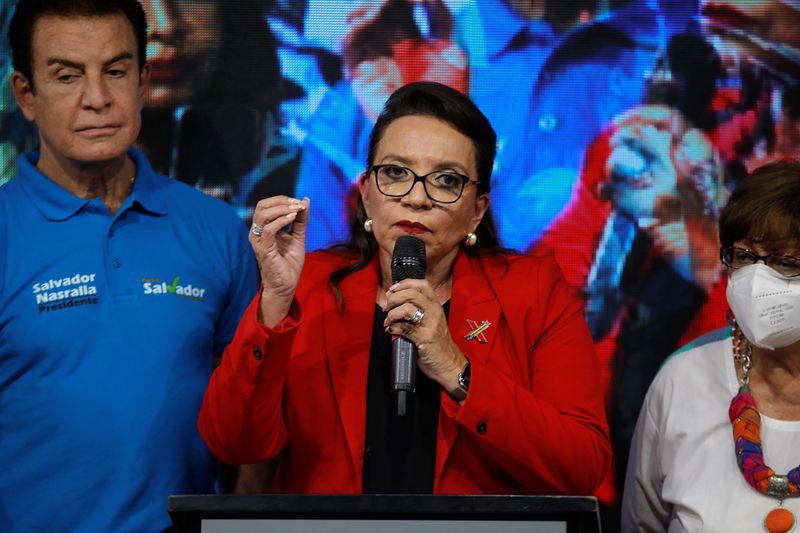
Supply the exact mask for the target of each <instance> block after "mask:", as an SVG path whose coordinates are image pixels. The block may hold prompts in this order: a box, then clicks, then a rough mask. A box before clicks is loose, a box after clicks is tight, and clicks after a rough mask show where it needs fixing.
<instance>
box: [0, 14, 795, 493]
mask: <svg viewBox="0 0 800 533" xmlns="http://www.w3.org/2000/svg"><path fill="white" fill-rule="evenodd" d="M13 5H14V2H13V1H11V0H3V1H2V2H1V3H0V10H1V11H0V24H2V31H3V34H4V35H5V33H6V32H7V26H8V22H9V19H10V15H11V13H12V11H13ZM142 5H143V6H144V8H145V11H146V13H147V17H148V22H149V32H150V33H149V43H148V47H147V52H148V60H149V62H150V65H151V68H152V79H151V83H150V88H149V90H148V93H147V95H146V98H145V102H144V104H145V108H144V110H143V126H142V130H141V133H140V136H139V140H138V146H139V147H140V148H141V149H142V150H143V151H144V152H145V153H146V154H147V156H148V157H149V159H150V161H151V163H152V164H153V167H154V169H155V170H156V171H158V172H160V173H163V174H165V175H168V176H170V177H172V178H175V179H178V180H181V181H183V182H186V183H188V184H190V185H192V186H194V187H196V188H198V189H200V190H202V191H204V192H206V193H207V194H210V195H213V196H216V197H219V198H221V199H223V200H225V201H227V202H230V203H231V204H232V205H233V206H234V208H235V209H236V210H237V212H238V213H239V215H240V217H241V218H242V220H243V223H249V218H250V216H251V214H252V210H253V207H254V206H255V204H256V202H257V201H258V200H259V199H261V198H264V197H267V196H272V195H276V194H286V195H292V196H296V197H299V198H302V197H304V196H308V197H309V198H311V206H312V208H311V211H310V214H311V221H310V226H309V232H308V240H307V246H308V249H309V250H313V249H319V248H323V247H327V246H330V245H332V244H334V243H337V242H341V241H345V240H347V239H348V223H347V220H348V216H349V213H350V212H351V210H352V209H353V207H354V205H355V196H354V192H355V184H356V182H357V180H358V179H359V177H360V176H361V174H362V173H363V172H364V171H365V170H366V165H367V161H366V159H367V153H366V152H367V143H368V137H369V133H370V131H371V128H372V125H373V123H374V121H375V119H376V117H377V116H378V114H379V113H380V110H381V108H382V106H383V104H384V102H385V101H386V99H387V98H388V96H389V95H390V94H391V93H392V92H393V91H394V90H395V89H397V88H399V87H400V86H402V85H403V84H406V83H409V82H412V81H418V80H432V81H438V82H442V83H445V84H448V85H450V86H452V87H454V88H456V89H458V90H460V91H462V92H464V93H466V94H468V95H469V96H470V97H471V98H472V99H473V100H474V101H475V103H476V104H477V105H478V107H479V108H481V110H482V111H483V112H484V113H485V114H486V116H487V117H488V118H489V120H490V121H491V123H492V124H493V126H494V128H495V129H496V131H497V134H498V152H497V157H496V160H495V165H494V172H493V177H492V187H491V208H492V211H493V214H494V217H495V220H496V222H497V224H498V230H499V234H500V237H501V240H502V243H503V244H504V245H505V246H507V247H509V248H513V249H516V250H518V251H519V252H521V253H529V254H538V255H552V256H554V257H555V258H556V259H557V261H558V262H559V264H560V265H561V267H562V270H563V271H564V275H565V277H566V279H567V282H568V283H569V284H570V285H571V286H572V287H573V288H574V290H575V291H576V293H577V294H578V295H579V296H580V298H582V300H583V301H584V302H585V313H586V318H587V322H588V323H589V327H590V330H591V332H592V335H593V337H594V340H595V343H596V347H597V351H598V354H599V355H600V357H601V362H602V364H603V369H604V374H603V376H602V379H603V384H604V387H605V390H606V394H607V400H608V415H609V421H610V424H611V428H612V433H613V439H614V444H615V461H616V463H617V465H616V469H615V474H614V475H612V476H610V477H609V480H608V483H607V484H606V486H605V487H604V488H603V489H602V491H601V493H600V494H599V496H600V498H601V499H602V500H603V501H604V502H606V503H610V504H613V503H614V502H615V501H616V499H617V498H618V496H619V487H620V486H621V483H622V479H623V477H624V469H625V463H626V461H627V447H628V444H629V442H630V437H631V434H632V432H633V426H634V424H635V422H636V418H637V416H638V412H639V408H640V406H641V403H642V400H643V398H644V394H645V392H646V390H647V387H648V385H649V383H650V381H651V380H652V378H653V377H654V375H655V372H656V371H657V369H658V367H659V366H660V364H661V363H662V362H663V360H664V359H665V358H666V357H667V356H668V355H669V354H670V353H672V352H673V351H674V350H675V349H677V348H678V347H679V346H681V345H682V344H684V343H685V342H688V341H689V340H691V339H692V338H694V337H696V336H698V335H700V334H703V333H706V332H708V331H711V330H713V329H717V328H720V327H724V326H726V320H725V313H726V310H727V303H726V301H725V284H726V279H725V276H724V270H723V269H722V267H721V265H720V263H719V260H718V247H719V245H718V240H717V234H716V223H717V216H718V213H719V210H720V209H721V207H722V206H724V204H725V200H726V198H727V195H728V193H729V191H730V190H731V189H732V187H733V186H734V185H735V184H736V183H737V182H738V180H740V179H741V178H742V177H743V176H744V175H745V174H746V173H747V171H748V170H750V169H752V168H755V167H756V166H759V165H760V164H763V163H766V162H769V161H773V160H775V159H780V158H786V157H798V156H800V85H798V84H797V83H798V80H800V34H798V33H797V31H796V30H795V29H796V28H797V27H798V26H800V3H798V2H794V1H789V0H785V1H784V0H764V1H760V2H759V1H752V0H748V1H728V2H717V1H704V0H672V1H666V0H661V1H658V0H566V1H555V0H524V1H523V0H358V1H349V0H348V1H344V0H227V1H225V2H223V1H222V0H191V1H190V0H142ZM12 68H13V67H12V65H11V57H10V52H9V50H8V43H7V42H6V40H5V39H3V41H2V47H0V77H2V82H3V85H2V90H0V184H2V183H4V182H7V181H9V180H11V179H13V176H14V174H15V164H16V159H17V157H18V156H19V154H20V153H22V152H25V151H29V150H35V149H36V144H37V134H36V131H35V128H34V126H32V125H31V124H29V123H27V122H26V121H25V119H24V118H23V117H22V115H21V113H20V112H19V110H18V109H17V107H16V104H15V102H14V100H13V96H12V95H11V92H10V89H9V86H8V78H9V76H10V74H11V72H12Z"/></svg>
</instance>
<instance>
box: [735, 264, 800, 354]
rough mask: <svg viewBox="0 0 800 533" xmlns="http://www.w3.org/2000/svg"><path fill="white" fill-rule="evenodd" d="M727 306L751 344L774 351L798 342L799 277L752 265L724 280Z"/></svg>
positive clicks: (738, 270) (799, 325)
mask: <svg viewBox="0 0 800 533" xmlns="http://www.w3.org/2000/svg"><path fill="white" fill-rule="evenodd" d="M727 294H728V304H729V305H730V306H731V310H732V311H733V314H734V315H735V316H736V323H737V324H738V326H739V327H740V328H741V330H742V333H744V336H745V337H747V340H749V341H750V342H751V343H753V344H755V345H756V346H759V347H761V348H766V349H768V350H774V349H775V348H784V347H786V346H790V345H792V344H794V343H796V342H798V341H800V277H797V278H787V277H786V276H782V275H780V274H778V273H777V272H775V271H774V270H772V269H771V268H770V267H768V266H767V265H763V264H761V263H756V264H755V265H748V266H745V267H742V268H738V269H736V270H734V271H733V272H732V273H731V275H730V277H729V278H728V291H727Z"/></svg>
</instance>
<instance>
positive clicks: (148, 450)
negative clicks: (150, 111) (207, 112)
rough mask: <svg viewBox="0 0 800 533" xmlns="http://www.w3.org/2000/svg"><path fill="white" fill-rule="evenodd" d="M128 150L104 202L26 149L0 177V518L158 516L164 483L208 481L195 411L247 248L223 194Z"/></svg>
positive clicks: (150, 526) (134, 519)
mask: <svg viewBox="0 0 800 533" xmlns="http://www.w3.org/2000/svg"><path fill="white" fill-rule="evenodd" d="M130 155H131V157H133V159H134V160H135V162H136V168H137V175H136V182H135V185H134V189H133V192H132V193H131V195H130V196H129V197H128V198H127V200H126V201H125V203H124V204H123V206H122V208H121V209H120V210H119V211H118V212H117V213H116V215H114V216H112V215H111V214H110V213H109V212H108V210H107V209H106V207H105V206H104V205H103V203H102V202H101V201H100V200H97V199H92V200H85V199H80V198H77V197H75V196H73V195H72V194H70V193H68V192H67V191H65V190H64V189H62V188H61V187H59V186H58V185H56V184H55V183H54V182H52V181H51V180H49V179H48V178H47V177H45V176H44V175H42V174H41V173H39V172H38V171H37V170H36V168H35V166H34V165H35V162H36V160H37V154H26V155H25V156H23V157H21V158H20V160H19V169H18V175H17V178H16V179H13V180H11V182H9V183H8V184H7V185H5V186H3V187H0V464H2V465H3V466H2V471H0V531H24V532H27V531H71V532H74V531H86V532H93V533H94V532H98V531H115V532H124V531H131V532H147V531H164V530H169V529H170V528H171V521H170V519H169V516H168V514H167V510H166V509H167V496H168V495H170V494H178V493H209V492H213V489H214V476H213V463H212V459H211V456H210V454H209V452H208V450H207V448H206V447H205V445H204V443H203V441H202V439H201V438H200V435H199V433H198V431H197V429H196V420H197V414H198V411H199V407H200V402H201V400H202V396H203V392H204V390H205V388H206V385H207V383H208V379H209V376H210V374H211V371H212V368H213V359H214V355H219V354H221V352H222V350H223V349H224V347H225V346H226V345H227V343H228V342H229V340H230V339H231V338H232V336H233V333H234V331H235V328H236V325H237V323H238V320H239V318H240V317H241V315H242V313H243V312H244V309H245V307H246V305H247V303H248V302H249V300H250V299H251V297H252V296H253V294H254V293H255V292H256V291H257V279H258V275H257V271H256V266H255V261H254V258H253V255H252V250H251V248H250V245H249V243H248V242H247V231H246V228H244V227H243V225H242V223H241V221H240V220H239V219H238V218H237V217H236V216H235V214H234V213H233V211H232V210H231V209H230V208H229V207H228V206H227V205H225V204H224V203H223V202H221V201H219V200H216V199H214V198H211V197H208V196H205V195H203V194H202V193H200V192H199V191H196V190H194V189H192V188H191V187H188V186H187V185H185V184H182V183H180V182H177V181H175V180H170V179H167V178H165V177H163V176H159V175H157V174H155V173H154V172H153V171H152V169H151V168H150V165H149V164H148V162H147V160H146V159H145V157H144V156H143V154H141V153H140V152H138V151H135V150H131V152H130Z"/></svg>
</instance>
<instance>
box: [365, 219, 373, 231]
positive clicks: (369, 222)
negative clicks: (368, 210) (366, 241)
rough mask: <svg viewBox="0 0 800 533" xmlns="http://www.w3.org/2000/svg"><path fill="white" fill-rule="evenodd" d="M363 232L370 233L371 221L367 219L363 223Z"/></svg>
mask: <svg viewBox="0 0 800 533" xmlns="http://www.w3.org/2000/svg"><path fill="white" fill-rule="evenodd" d="M364 231H366V232H367V233H372V219H371V218H368V219H367V220H365V221H364Z"/></svg>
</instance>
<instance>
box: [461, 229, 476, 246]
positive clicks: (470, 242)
mask: <svg viewBox="0 0 800 533" xmlns="http://www.w3.org/2000/svg"><path fill="white" fill-rule="evenodd" d="M476 242H478V236H477V235H475V233H473V232H471V231H470V232H469V233H467V236H466V237H464V246H475V243H476Z"/></svg>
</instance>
